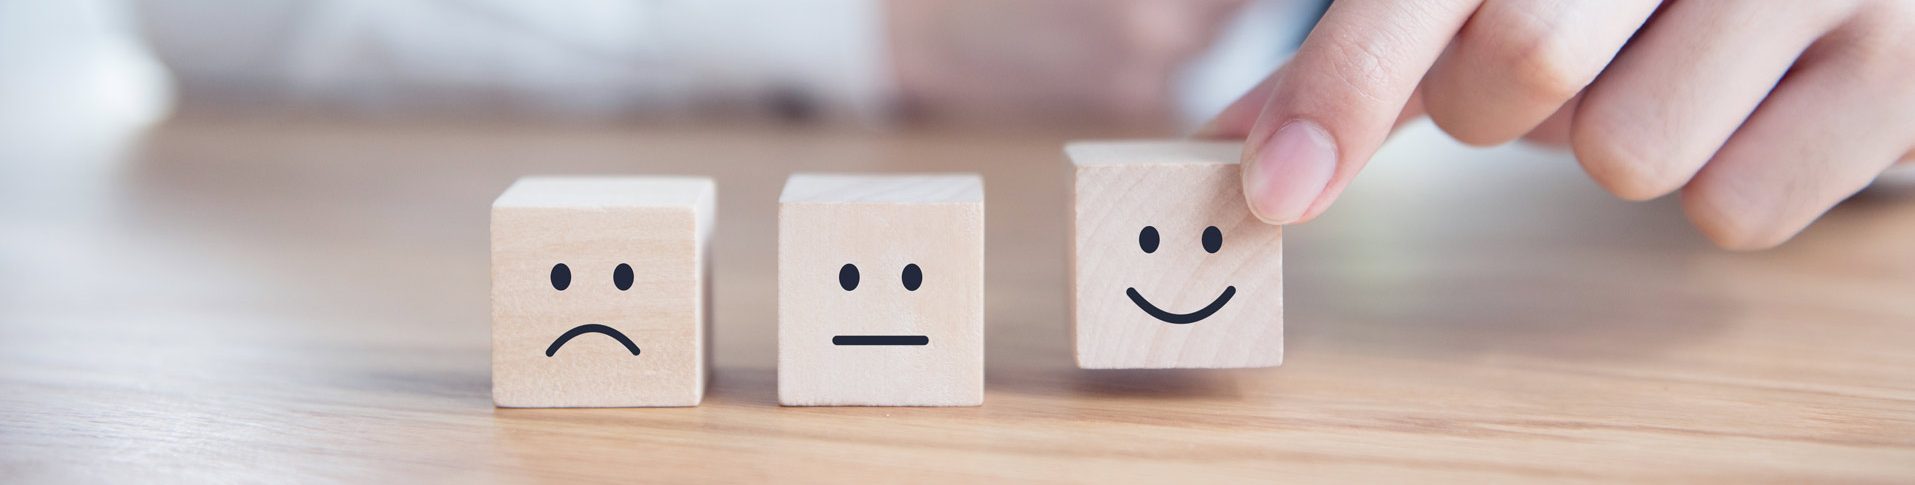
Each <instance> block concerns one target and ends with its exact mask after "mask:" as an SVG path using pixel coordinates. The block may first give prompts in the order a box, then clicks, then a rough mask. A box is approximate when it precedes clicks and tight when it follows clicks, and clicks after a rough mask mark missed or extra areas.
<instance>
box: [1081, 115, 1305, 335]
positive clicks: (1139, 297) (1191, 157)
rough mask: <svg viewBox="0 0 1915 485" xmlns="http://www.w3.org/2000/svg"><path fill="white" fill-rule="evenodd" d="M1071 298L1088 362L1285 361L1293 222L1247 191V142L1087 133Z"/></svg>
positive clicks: (1082, 166) (1082, 156) (1084, 144)
mask: <svg viewBox="0 0 1915 485" xmlns="http://www.w3.org/2000/svg"><path fill="white" fill-rule="evenodd" d="M1065 151H1066V153H1067V154H1068V155H1069V156H1070V158H1071V167H1072V177H1071V187H1072V189H1071V192H1072V207H1071V212H1070V215H1071V225H1070V228H1071V244H1070V254H1069V257H1070V262H1071V279H1070V283H1071V288H1070V305H1071V306H1070V310H1071V320H1072V331H1071V333H1072V337H1073V344H1072V345H1073V347H1075V357H1076V358H1077V365H1078V366H1079V367H1082V368H1086V369H1179V368H1181V369H1192V368H1244V367H1271V366H1276V365H1279V364H1281V363H1282V361H1283V229H1282V227H1280V226H1273V225H1270V224H1264V223H1263V222H1262V221H1259V220H1257V218H1256V216H1255V215H1253V214H1251V213H1250V210H1249V206H1248V205H1246V204H1245V203H1244V196H1243V189H1242V187H1243V176H1242V170H1240V169H1241V167H1240V166H1239V165H1238V163H1237V162H1238V159H1239V157H1240V156H1241V155H1242V154H1243V147H1242V144H1241V143H1234V142H1190V141H1114V142H1082V143H1075V144H1072V145H1070V146H1068V147H1066V149H1065Z"/></svg>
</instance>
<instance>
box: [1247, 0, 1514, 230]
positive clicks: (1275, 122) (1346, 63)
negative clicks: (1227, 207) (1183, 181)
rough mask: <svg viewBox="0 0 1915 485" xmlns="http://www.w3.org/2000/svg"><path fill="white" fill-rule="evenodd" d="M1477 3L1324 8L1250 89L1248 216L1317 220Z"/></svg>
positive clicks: (1366, 2)
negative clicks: (1282, 60) (1285, 59)
mask: <svg viewBox="0 0 1915 485" xmlns="http://www.w3.org/2000/svg"><path fill="white" fill-rule="evenodd" d="M1478 3H1479V0H1436V1H1427V2H1399V1H1395V0H1342V1H1338V2H1335V3H1332V4H1331V5H1330V9H1329V10H1328V11H1327V12H1325V13H1324V14H1323V19H1322V20H1321V21H1319V22H1318V23H1317V26H1316V28H1315V29H1314V30H1312V31H1311V32H1310V37H1309V38H1308V39H1306V40H1304V42H1303V46H1302V47H1301V48H1299V49H1298V50H1297V53H1296V55H1295V56H1294V57H1292V58H1291V59H1290V62H1289V63H1287V64H1284V66H1283V67H1282V68H1279V69H1278V70H1277V72H1275V73H1273V74H1271V75H1270V79H1268V80H1266V81H1265V82H1264V83H1263V84H1262V85H1260V88H1267V89H1268V93H1269V94H1268V96H1267V97H1266V98H1264V100H1263V107H1262V110H1261V111H1260V113H1259V114H1258V115H1257V118H1256V121H1255V122H1254V123H1252V124H1251V125H1250V128H1249V130H1248V132H1247V134H1246V136H1245V140H1244V152H1243V189H1244V197H1245V198H1246V199H1247V202H1249V204H1250V211H1251V212H1252V213H1254V214H1256V215H1257V218H1258V219H1262V220H1263V221H1264V222H1267V223H1271V224H1289V223H1294V222H1303V221H1307V220H1310V219H1311V218H1314V217H1316V215H1317V214H1319V213H1322V212H1323V210H1324V209H1325V208H1327V207H1328V206H1329V204H1330V202H1331V201H1333V200H1335V199H1336V196H1337V194H1339V193H1341V192H1342V191H1343V187H1344V186H1346V185H1348V184H1349V183H1350V179H1352V178H1354V177H1356V173H1357V171H1359V170H1361V169H1362V168H1363V165H1364V164H1365V163H1367V162H1369V160H1370V156H1371V155H1372V154H1374V153H1376V149H1377V147H1378V146H1380V145H1382V144H1383V141H1384V139H1386V138H1388V137H1389V134H1390V131H1391V130H1392V129H1393V128H1394V127H1395V125H1396V123H1397V121H1398V118H1399V116H1400V115H1402V114H1404V113H1405V112H1406V110H1405V107H1406V105H1408V104H1409V103H1410V101H1411V96H1412V94H1413V93H1414V92H1415V91H1416V87H1417V84H1418V82H1420V81H1421V80H1422V78H1423V74H1424V73H1426V72H1428V71H1429V69H1430V66H1431V65H1432V64H1434V63H1435V62H1436V58H1437V56H1439V55H1441V54H1442V52H1443V48H1444V46H1446V45H1448V44H1449V42H1450V38H1451V37H1454V36H1455V34H1456V32H1457V30H1459V29H1460V28H1462V25H1463V23H1464V22H1465V21H1467V20H1468V19H1469V15H1470V13H1471V12H1473V11H1474V10H1475V8H1476V6H1477V4H1478ZM1253 94H1254V93H1253ZM1253 102H1254V101H1253ZM1233 108H1235V107H1233ZM1242 111H1244V110H1242V109H1239V110H1238V112H1239V114H1238V115H1237V116H1242V115H1241V114H1240V113H1241V112H1242ZM1230 113H1231V110H1230V109H1226V110H1225V114H1226V115H1229V114H1230Z"/></svg>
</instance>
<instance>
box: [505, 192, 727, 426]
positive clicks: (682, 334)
mask: <svg viewBox="0 0 1915 485" xmlns="http://www.w3.org/2000/svg"><path fill="white" fill-rule="evenodd" d="M715 197H716V194H715V190H714V188H713V184H712V181H711V180H710V179H705V178H688V177H527V178H523V179H519V181H518V182H517V183H514V184H512V187H511V188H508V189H506V191H505V193H504V194H503V195H500V196H499V198H498V200H496V201H494V202H493V203H492V401H493V402H494V403H495V404H497V405H498V406H501V407H632V406H696V405H698V402H699V400H700V399H702V398H703V397H704V394H705V376H706V373H707V369H708V362H709V348H710V347H709V342H708V341H707V335H708V334H709V331H708V330H707V329H708V325H709V323H708V317H707V310H706V309H707V300H708V298H707V295H706V292H707V291H708V290H707V288H708V284H707V277H706V275H707V274H709V273H708V271H707V268H708V263H707V261H708V259H709V257H708V256H707V249H706V248H707V247H708V246H707V242H708V241H709V239H710V234H711V229H712V221H713V216H714V213H713V212H714V200H715Z"/></svg>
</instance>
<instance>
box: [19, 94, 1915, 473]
mask: <svg viewBox="0 0 1915 485" xmlns="http://www.w3.org/2000/svg"><path fill="white" fill-rule="evenodd" d="M1149 135H1150V134H1149V133H1126V132H1121V131H1096V132H1085V131H1083V130H1080V131H1077V132H1068V131H1062V130H1060V131H1057V132H1021V131H1020V132H997V133H992V132H954V131H916V130H905V131H901V132H895V133H882V134H879V133H870V132H863V131H856V130H831V129H815V128H790V127H780V126H749V125H746V126H738V125H720V126H700V125H690V126H656V125H649V126H647V125H641V126H612V127H581V126H575V125H574V126H555V125H546V124H500V125H483V124H479V125H474V124H463V125H409V124H403V123H396V122H393V123H383V124H371V125H362V124H344V123H332V122H326V121H323V120H283V119H282V120H257V119H219V118H190V119H185V120H180V121H177V122H173V123H170V124H168V125H166V126H162V127H161V128H160V129H158V130H157V131H154V132H152V133H150V134H148V135H146V136H144V137H143V138H142V141H141V142H139V144H137V145H132V146H126V145H120V146H118V147H117V148H113V147H114V146H113V145H110V144H105V143H91V142H89V143H85V144H79V145H72V146H69V145H55V146H48V145H45V144H44V143H45V142H47V141H48V139H47V138H33V139H26V140H23V139H20V138H18V137H15V133H12V132H0V227H3V228H5V229H3V230H0V482H6V483H75V482H81V483H86V482H93V483H97V482H194V483H232V482H240V483H246V482H284V481H291V480H298V481H314V482H319V481H325V482H355V483H368V482H416V481H425V482H481V483H501V482H510V483H519V482H559V481H565V482H635V481H647V482H744V481H773V480H776V481H782V482H799V483H820V482H832V483H843V482H845V481H848V480H855V481H870V482H887V481H888V482H900V481H912V482H967V483H974V482H979V481H1054V482H1077V483H1084V482H1103V483H1123V482H1141V481H1156V482H1171V481H1174V482H1193V483H1207V482H1267V481H1273V480H1283V481H1320V482H1399V483H1400V482H1417V483H1428V482H1466V483H1483V482H1511V481H1521V482H1537V481H1575V482H1585V483H1587V482H1611V483H1613V482H1645V481H1657V482H1672V481H1689V482H1715V483H1722V482H1732V483H1739V482H1771V483H1773V482H1793V483H1802V482H1838V481H1839V482H1876V483H1907V482H1910V481H1915V371H1912V370H1911V369H1915V352H1910V351H1909V349H1911V348H1915V299H1911V298H1910V297H1909V295H1915V253H1911V252H1910V251H1909V249H1908V248H1910V247H1915V224H1910V223H1909V222H1908V221H1912V220H1915V191H1911V190H1909V189H1899V190H1897V189H1894V188H1891V187H1877V188H1873V189H1870V190H1868V191H1865V192H1863V193H1862V194H1861V195H1858V196H1857V197H1856V198H1855V199H1853V200H1850V201H1849V202H1847V203H1845V204H1843V205H1842V206H1841V207H1838V208H1836V209H1835V210H1834V211H1832V212H1831V213H1829V214H1828V216H1827V217H1825V218H1824V219H1823V220H1821V221H1820V222H1817V223H1816V225H1814V226H1813V227H1810V228H1809V230H1808V232H1807V233H1805V234H1803V235H1802V236H1801V237H1800V238H1798V239H1797V240H1795V241H1792V242H1790V243H1788V244H1787V245H1785V246H1783V247H1781V248H1778V249H1776V250H1774V251H1766V252H1759V253H1729V252H1723V251H1720V250H1717V249H1714V248H1712V247H1710V246H1709V244H1708V243H1707V241H1706V240H1704V239H1703V238H1702V237H1701V236H1700V235H1698V234H1697V233H1696V232H1695V230H1694V229H1692V228H1690V227H1689V225H1688V223H1687V221H1685V220H1684V217H1683V215H1682V211H1681V208H1680V207H1679V206H1678V205H1677V204H1676V203H1675V201H1673V200H1658V201H1653V202H1649V203H1629V202H1621V201H1617V200H1615V199H1614V198H1612V197H1610V196H1609V195H1607V194H1605V193H1604V192H1603V191H1602V189H1601V188H1599V187H1597V186H1596V185H1595V184H1593V183H1591V182H1590V181H1589V180H1588V178H1587V176H1586V175H1583V174H1582V173H1581V171H1580V169H1579V168H1578V167H1577V166H1576V164H1575V162H1574V161H1572V160H1570V159H1569V158H1567V157H1566V156H1564V155H1561V154H1558V153H1556V152H1550V151H1545V150H1542V149H1537V148H1529V147H1522V146H1515V147H1506V148H1501V149H1495V150H1474V149H1469V148H1466V147H1462V146H1459V145H1457V144H1455V143H1452V142H1448V141H1445V140H1444V139H1443V137H1442V135H1441V133H1439V132H1437V131H1436V130H1434V129H1432V128H1431V127H1430V126H1428V125H1413V126H1411V127H1409V128H1407V129H1406V131H1404V132H1402V133H1399V134H1397V135H1396V136H1395V137H1393V139H1392V140H1391V142H1390V144H1389V145H1388V146H1386V147H1385V148H1384V149H1383V151H1382V152H1380V154H1379V157H1378V158H1377V159H1376V160H1375V161H1374V162H1372V163H1371V164H1370V165H1369V166H1368V167H1367V168H1366V169H1365V170H1364V173H1363V175H1362V176H1361V177H1359V178H1358V180H1357V181H1356V182H1355V183H1353V184H1351V185H1350V187H1349V189H1348V190H1347V191H1345V192H1344V194H1343V197H1342V199H1341V200H1340V201H1339V202H1338V203H1337V205H1336V206H1335V207H1333V208H1331V209H1330V210H1329V211H1328V212H1325V213H1324V215H1323V217H1322V218H1321V219H1318V220H1316V221H1313V222H1311V223H1309V224H1303V225H1298V226H1292V227H1289V228H1286V229H1285V231H1284V251H1285V253H1286V256H1287V257H1286V258H1285V260H1284V276H1285V278H1284V291H1285V293H1286V294H1285V300H1286V302H1287V304H1286V306H1285V308H1284V313H1285V315H1284V317H1285V324H1286V325H1285V327H1286V328H1285V331H1286V333H1287V335H1286V342H1285V344H1286V352H1285V356H1284V365H1283V367H1280V368H1275V369H1246V370H1223V371H1211V370H1203V371H1196V370H1155V371H1144V370H1130V371H1119V370H1108V371H1093V370H1082V369H1078V368H1077V366H1076V364H1075V363H1074V362H1073V361H1072V357H1071V352H1072V350H1071V345H1070V332H1069V312H1068V308H1069V293H1068V292H1067V290H1066V288H1067V287H1068V279H1067V278H1066V275H1067V274H1068V270H1067V268H1068V266H1069V264H1068V261H1069V259H1068V257H1067V253H1068V251H1067V250H1066V249H1065V248H1066V247H1068V245H1069V244H1070V239H1069V237H1068V233H1069V230H1068V227H1069V224H1068V221H1069V217H1070V216H1069V210H1068V207H1069V204H1070V191H1069V187H1070V181H1069V177H1070V172H1069V171H1068V170H1066V168H1065V167H1066V165H1065V164H1064V163H1063V162H1062V158H1063V156H1062V155H1060V154H1059V147H1060V146H1063V144H1064V143H1065V141H1066V140H1070V139H1082V138H1088V137H1126V136H1149ZM62 147H67V148H72V149H70V150H69V149H62ZM790 171H851V172H896V171H907V172H922V171H977V172H981V173H982V174H983V176H984V178H985V181H986V185H985V192H986V197H987V198H988V199H989V201H990V204H991V209H990V211H989V212H988V213H987V214H986V218H985V226H986V229H987V232H986V234H985V239H986V240H987V242H988V253H989V254H988V257H987V258H986V260H985V265H986V272H985V283H986V285H985V293H986V295H985V297H986V302H987V303H986V306H985V322H986V326H987V332H986V335H987V336H988V339H987V340H986V343H985V348H986V354H987V355H988V356H989V359H988V361H987V363H986V366H987V368H988V369H987V371H988V372H987V374H986V379H985V389H986V393H987V402H986V404H985V405H984V406H981V407H949V408H863V407H806V408H788V407H781V406H779V405H778V395H777V391H776V389H777V375H776V371H775V367H776V365H777V348H778V347H777V345H778V339H777V318H778V306H777V298H778V290H777V288H778V284H777V267H778V255H777V253H778V251H777V245H776V243H775V242H776V240H777V236H778V230H777V222H776V221H777V207H778V194H779V188H780V187H781V186H782V185H783V184H784V183H785V179H786V177H787V175H788V174H789V172H790ZM528 173H560V174H697V175H710V176H712V177H713V178H715V179H716V180H717V183H718V185H719V187H720V190H719V193H718V197H719V200H718V205H719V207H720V208H721V209H722V210H723V212H724V214H723V216H722V217H721V218H720V219H719V221H718V224H717V226H716V228H715V229H716V230H715V232H714V234H713V237H712V253H713V258H712V260H711V262H712V265H713V267H712V270H713V278H712V280H713V281H712V284H713V289H712V297H713V302H712V303H713V312H712V317H713V321H712V325H713V329H712V336H713V346H714V351H713V357H714V362H713V372H712V381H711V386H710V387H709V388H708V390H707V391H706V395H705V400H704V402H703V403H702V404H701V405H699V406H698V407H691V408H648V409H499V408H495V407H493V405H492V398H491V376H490V365H489V361H490V357H489V356H490V355H491V337H490V331H489V330H488V323H487V322H488V321H489V320H490V305H489V304H488V302H487V298H488V293H489V285H490V283H489V280H490V278H489V277H488V276H489V270H488V259H489V257H490V256H489V254H490V253H489V250H488V248H487V229H486V227H487V224H488V214H487V212H486V210H485V206H486V204H487V202H488V201H491V200H492V199H493V198H495V197H497V196H498V195H499V193H500V191H502V190H504V189H505V188H506V186H507V185H509V184H510V183H511V182H512V181H513V180H515V179H517V178H519V177H520V176H522V175H524V174H528ZM887 273H888V271H887ZM580 274H584V273H583V272H581V273H580ZM875 274H876V272H874V275H875ZM889 276H890V275H888V274H887V275H886V279H889ZM927 276H928V273H927ZM826 277H827V278H830V276H826ZM876 280H877V277H876V276H873V281H876ZM579 281H580V282H583V281H584V279H583V278H580V280H579ZM827 281H829V280H827ZM575 284H577V283H575Z"/></svg>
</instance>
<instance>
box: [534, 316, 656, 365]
mask: <svg viewBox="0 0 1915 485" xmlns="http://www.w3.org/2000/svg"><path fill="white" fill-rule="evenodd" d="M588 333H602V334H605V336H607V337H611V338H612V339H613V340H617V341H618V343H619V344H622V345H624V346H625V350H630V351H632V355H638V344H634V343H632V339H629V338H625V334H624V333H621V332H619V331H618V329H615V328H612V327H607V326H604V325H599V324H596V323H587V324H584V325H579V326H576V327H572V329H571V330H566V331H565V335H560V336H559V338H558V340H553V341H552V346H550V347H546V348H545V356H546V357H551V356H553V355H554V354H557V353H559V347H564V346H565V343H566V342H571V341H572V339H573V338H576V337H578V336H580V335H585V334H588Z"/></svg>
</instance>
